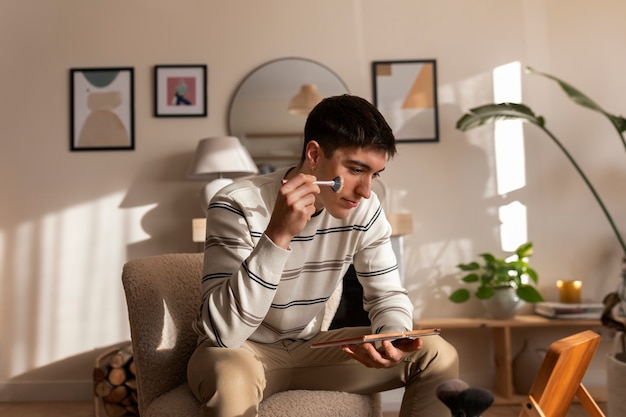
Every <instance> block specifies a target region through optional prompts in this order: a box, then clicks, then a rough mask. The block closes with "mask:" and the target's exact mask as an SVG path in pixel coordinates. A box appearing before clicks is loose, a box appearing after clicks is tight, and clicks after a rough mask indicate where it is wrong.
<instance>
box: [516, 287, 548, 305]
mask: <svg viewBox="0 0 626 417" xmlns="http://www.w3.org/2000/svg"><path fill="white" fill-rule="evenodd" d="M515 292H516V293H517V295H518V296H519V298H521V299H522V300H524V301H526V302H528V303H537V302H539V301H543V297H542V296H541V294H539V291H537V290H536V289H535V287H533V286H531V285H527V284H523V285H521V286H520V287H519V288H518V289H517V290H516V291H515Z"/></svg>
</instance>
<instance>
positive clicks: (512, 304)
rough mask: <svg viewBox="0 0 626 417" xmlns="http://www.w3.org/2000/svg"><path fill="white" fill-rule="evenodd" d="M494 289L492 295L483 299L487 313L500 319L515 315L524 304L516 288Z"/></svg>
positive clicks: (510, 317)
mask: <svg viewBox="0 0 626 417" xmlns="http://www.w3.org/2000/svg"><path fill="white" fill-rule="evenodd" d="M494 290H495V294H494V295H493V296H492V297H490V298H487V299H485V300H482V303H483V308H484V309H485V312H486V313H487V315H488V316H489V317H491V318H494V319H498V320H508V319H512V318H513V317H515V316H516V315H517V313H518V312H519V310H520V309H521V308H522V307H523V306H524V301H523V300H521V299H520V298H519V297H518V296H517V293H516V292H515V288H513V287H497V288H494Z"/></svg>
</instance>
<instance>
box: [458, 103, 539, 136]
mask: <svg viewBox="0 0 626 417" xmlns="http://www.w3.org/2000/svg"><path fill="white" fill-rule="evenodd" d="M515 119H522V120H527V121H529V122H531V123H533V124H536V125H537V126H543V125H544V120H543V117H541V116H536V115H535V113H533V111H532V110H531V109H530V108H529V107H528V106H526V105H524V104H519V103H498V104H485V105H483V106H479V107H474V108H473V109H470V110H469V113H465V114H464V115H463V116H462V117H461V118H460V119H459V120H458V121H457V122H456V128H457V129H459V130H462V131H467V130H470V129H473V128H475V127H478V126H482V125H484V124H486V123H492V122H495V121H498V120H515Z"/></svg>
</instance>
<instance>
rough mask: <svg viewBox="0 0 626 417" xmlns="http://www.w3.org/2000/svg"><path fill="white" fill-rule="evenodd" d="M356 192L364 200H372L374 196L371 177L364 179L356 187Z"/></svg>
mask: <svg viewBox="0 0 626 417" xmlns="http://www.w3.org/2000/svg"><path fill="white" fill-rule="evenodd" d="M356 192H357V194H358V195H360V196H361V197H363V198H370V197H371V195H372V180H371V178H369V177H365V178H363V179H362V180H361V181H359V184H358V185H357V187H356Z"/></svg>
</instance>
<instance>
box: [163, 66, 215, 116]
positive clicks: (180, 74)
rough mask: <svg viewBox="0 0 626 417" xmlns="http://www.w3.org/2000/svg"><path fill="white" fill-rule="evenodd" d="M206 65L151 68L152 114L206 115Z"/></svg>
mask: <svg viewBox="0 0 626 417" xmlns="http://www.w3.org/2000/svg"><path fill="white" fill-rule="evenodd" d="M206 72H207V70H206V65H156V66H155V67H154V97H155V100H154V116H155V117H205V116H206V114H207V88H206V79H207V75H206Z"/></svg>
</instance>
